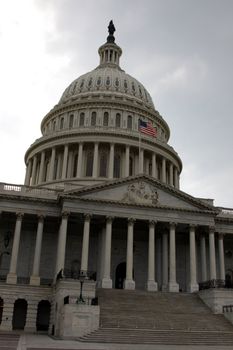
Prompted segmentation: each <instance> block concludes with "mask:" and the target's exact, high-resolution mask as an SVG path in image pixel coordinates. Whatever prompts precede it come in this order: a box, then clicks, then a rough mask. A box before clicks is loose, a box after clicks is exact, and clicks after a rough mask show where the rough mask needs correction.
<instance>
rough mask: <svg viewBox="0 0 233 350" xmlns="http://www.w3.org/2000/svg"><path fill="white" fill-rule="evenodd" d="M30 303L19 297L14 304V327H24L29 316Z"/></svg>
mask: <svg viewBox="0 0 233 350" xmlns="http://www.w3.org/2000/svg"><path fill="white" fill-rule="evenodd" d="M27 308H28V303H27V301H26V300H25V299H17V300H16V301H15V304H14V312H13V319H12V328H13V330H14V329H21V330H22V329H24V327H25V323H26V317H27Z"/></svg>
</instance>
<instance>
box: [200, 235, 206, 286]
mask: <svg viewBox="0 0 233 350" xmlns="http://www.w3.org/2000/svg"><path fill="white" fill-rule="evenodd" d="M201 281H202V282H205V281H207V267H206V243H205V235H204V234H203V235H202V236H201Z"/></svg>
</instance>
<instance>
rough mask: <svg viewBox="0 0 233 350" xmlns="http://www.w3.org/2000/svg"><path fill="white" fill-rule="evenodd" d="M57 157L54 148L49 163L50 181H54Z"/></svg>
mask: <svg viewBox="0 0 233 350" xmlns="http://www.w3.org/2000/svg"><path fill="white" fill-rule="evenodd" d="M55 156H56V148H55V147H53V148H52V153H51V157H50V162H49V176H48V181H52V180H53V178H54V166H55Z"/></svg>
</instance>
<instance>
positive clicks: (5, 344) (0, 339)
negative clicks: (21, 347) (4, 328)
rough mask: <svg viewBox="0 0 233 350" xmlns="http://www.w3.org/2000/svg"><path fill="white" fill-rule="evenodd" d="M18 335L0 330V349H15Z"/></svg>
mask: <svg viewBox="0 0 233 350" xmlns="http://www.w3.org/2000/svg"><path fill="white" fill-rule="evenodd" d="M19 338H20V335H19V334H14V333H2V332H0V349H1V350H16V349H17V346H18V342H19Z"/></svg>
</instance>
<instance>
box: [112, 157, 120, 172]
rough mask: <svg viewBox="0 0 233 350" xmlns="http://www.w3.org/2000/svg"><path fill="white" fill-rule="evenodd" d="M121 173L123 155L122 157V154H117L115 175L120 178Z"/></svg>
mask: <svg viewBox="0 0 233 350" xmlns="http://www.w3.org/2000/svg"><path fill="white" fill-rule="evenodd" d="M120 173H121V157H120V154H115V156H114V170H113V176H114V177H116V178H119V177H120Z"/></svg>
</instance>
